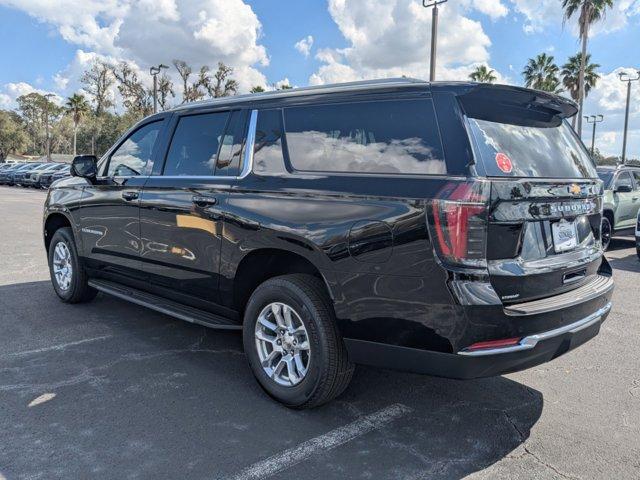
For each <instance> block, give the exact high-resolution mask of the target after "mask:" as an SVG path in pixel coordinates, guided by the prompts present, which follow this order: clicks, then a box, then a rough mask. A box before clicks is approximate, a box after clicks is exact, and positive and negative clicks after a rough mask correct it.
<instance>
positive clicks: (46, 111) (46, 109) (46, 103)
mask: <svg viewBox="0 0 640 480" xmlns="http://www.w3.org/2000/svg"><path fill="white" fill-rule="evenodd" d="M51 97H55V95H54V94H53V93H47V94H46V95H45V96H44V99H45V101H44V135H45V148H46V149H47V162H50V161H51V137H50V136H49V99H50V98H51Z"/></svg>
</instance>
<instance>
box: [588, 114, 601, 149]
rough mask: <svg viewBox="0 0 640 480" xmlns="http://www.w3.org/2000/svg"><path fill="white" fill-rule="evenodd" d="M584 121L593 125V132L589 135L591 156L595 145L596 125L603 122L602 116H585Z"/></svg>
mask: <svg viewBox="0 0 640 480" xmlns="http://www.w3.org/2000/svg"><path fill="white" fill-rule="evenodd" d="M584 119H585V121H586V122H587V123H593V131H592V133H591V156H592V157H593V152H594V151H595V145H596V125H597V124H598V123H600V122H602V121H603V120H604V117H603V116H602V115H585V116H584Z"/></svg>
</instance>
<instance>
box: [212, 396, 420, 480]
mask: <svg viewBox="0 0 640 480" xmlns="http://www.w3.org/2000/svg"><path fill="white" fill-rule="evenodd" d="M409 412H411V408H409V407H407V406H406V405H402V404H401V403H395V404H393V405H389V406H388V407H386V408H383V409H382V410H378V411H377V412H375V413H372V414H370V415H365V416H364V417H361V418H358V419H357V420H355V421H353V422H351V423H349V424H348V425H345V426H344V427H339V428H336V429H335V430H331V431H330V432H328V433H325V434H324V435H320V436H318V437H315V438H312V439H311V440H307V441H305V442H303V443H301V444H300V445H298V446H297V447H293V448H290V449H288V450H285V451H283V452H280V453H278V454H276V455H274V456H272V457H269V458H267V459H266V460H263V461H261V462H257V463H254V464H253V465H251V466H250V467H247V468H245V469H244V470H242V471H241V472H239V473H238V474H236V475H235V476H233V477H231V478H232V479H233V480H253V479H260V478H266V477H269V476H271V475H273V474H275V473H278V472H280V471H282V470H284V469H286V468H289V467H292V466H293V465H296V464H297V463H300V462H302V461H303V460H306V459H307V458H309V457H310V456H312V455H315V454H318V453H321V452H325V451H327V450H331V449H332V448H335V447H337V446H339V445H342V444H344V443H347V442H349V441H351V440H353V439H354V438H357V437H360V436H362V435H364V434H366V433H369V432H370V431H372V430H377V429H379V428H381V427H383V426H384V425H386V424H387V423H389V422H391V421H392V420H395V419H396V418H399V417H401V416H403V415H406V414H407V413H409ZM221 478H222V477H221ZM224 478H229V477H224Z"/></svg>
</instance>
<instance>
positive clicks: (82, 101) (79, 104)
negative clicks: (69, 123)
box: [65, 93, 91, 156]
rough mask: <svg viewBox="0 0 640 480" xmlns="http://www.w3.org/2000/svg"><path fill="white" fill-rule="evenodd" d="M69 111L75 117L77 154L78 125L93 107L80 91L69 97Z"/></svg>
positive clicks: (74, 134) (74, 151)
mask: <svg viewBox="0 0 640 480" xmlns="http://www.w3.org/2000/svg"><path fill="white" fill-rule="evenodd" d="M65 106H66V108H67V112H68V113H69V114H70V115H71V117H72V119H73V155H74V156H75V155H76V141H77V138H78V125H80V120H82V117H84V116H85V115H86V114H87V113H89V111H90V110H91V107H90V106H89V102H87V99H86V98H84V95H80V94H78V93H74V94H73V95H71V96H70V97H69V98H68V99H67V103H66V105H65Z"/></svg>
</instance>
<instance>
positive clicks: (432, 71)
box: [422, 0, 447, 82]
mask: <svg viewBox="0 0 640 480" xmlns="http://www.w3.org/2000/svg"><path fill="white" fill-rule="evenodd" d="M446 2H447V0H435V1H429V0H422V6H423V7H425V8H431V7H433V10H431V65H429V81H430V82H434V81H435V80H436V50H437V46H438V5H440V4H441V3H446Z"/></svg>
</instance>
